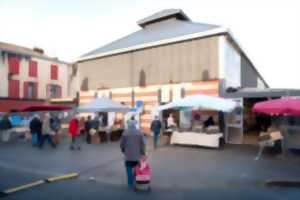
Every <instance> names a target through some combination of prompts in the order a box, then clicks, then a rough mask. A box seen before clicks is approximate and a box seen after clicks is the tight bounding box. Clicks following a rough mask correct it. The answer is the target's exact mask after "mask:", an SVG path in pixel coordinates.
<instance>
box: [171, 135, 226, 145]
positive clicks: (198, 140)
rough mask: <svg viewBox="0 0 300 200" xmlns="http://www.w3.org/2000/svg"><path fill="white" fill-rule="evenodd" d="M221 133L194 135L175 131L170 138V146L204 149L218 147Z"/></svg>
mask: <svg viewBox="0 0 300 200" xmlns="http://www.w3.org/2000/svg"><path fill="white" fill-rule="evenodd" d="M222 137H223V134H222V133H214V134H207V133H196V132H178V131H175V132H173V134H172V137H171V144H184V145H197V146H204V147H213V148H219V147H220V138H222Z"/></svg>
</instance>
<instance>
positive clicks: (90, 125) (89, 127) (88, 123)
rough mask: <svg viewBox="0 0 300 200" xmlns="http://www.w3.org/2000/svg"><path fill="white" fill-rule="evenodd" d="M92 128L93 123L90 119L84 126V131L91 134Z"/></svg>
mask: <svg viewBox="0 0 300 200" xmlns="http://www.w3.org/2000/svg"><path fill="white" fill-rule="evenodd" d="M91 128H93V121H92V120H89V119H88V120H87V121H86V122H85V124H84V129H85V131H86V132H89V131H90V130H91Z"/></svg>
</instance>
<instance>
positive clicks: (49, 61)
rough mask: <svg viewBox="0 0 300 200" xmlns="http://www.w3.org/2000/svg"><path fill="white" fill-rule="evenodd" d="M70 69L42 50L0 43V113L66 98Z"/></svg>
mask: <svg viewBox="0 0 300 200" xmlns="http://www.w3.org/2000/svg"><path fill="white" fill-rule="evenodd" d="M71 67H72V66H71V65H70V64H68V63H66V62H63V61H60V60H58V59H56V58H52V57H49V56H46V55H44V52H43V50H42V49H29V48H25V47H20V46H16V45H13V44H8V43H3V42H0V80H1V84H0V105H1V106H0V112H7V111H10V110H17V109H18V108H20V107H22V106H24V105H32V104H35V103H40V102H43V101H45V100H48V99H51V98H64V97H68V96H70V91H69V90H70V88H69V85H70V84H69V77H70V73H71V72H70V71H71Z"/></svg>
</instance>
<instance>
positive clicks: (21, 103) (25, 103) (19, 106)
mask: <svg viewBox="0 0 300 200" xmlns="http://www.w3.org/2000/svg"><path fill="white" fill-rule="evenodd" d="M43 103H44V101H41V100H23V99H20V100H15V99H0V112H12V111H20V110H23V109H24V108H26V107H29V106H35V105H41V104H43Z"/></svg>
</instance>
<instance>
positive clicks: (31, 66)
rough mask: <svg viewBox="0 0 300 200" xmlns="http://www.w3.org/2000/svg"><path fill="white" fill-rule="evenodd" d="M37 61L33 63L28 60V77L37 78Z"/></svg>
mask: <svg viewBox="0 0 300 200" xmlns="http://www.w3.org/2000/svg"><path fill="white" fill-rule="evenodd" d="M37 67H38V66H37V61H34V60H29V68H28V69H29V72H28V74H29V76H30V77H37V72H38V71H37V70H38V69H37Z"/></svg>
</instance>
